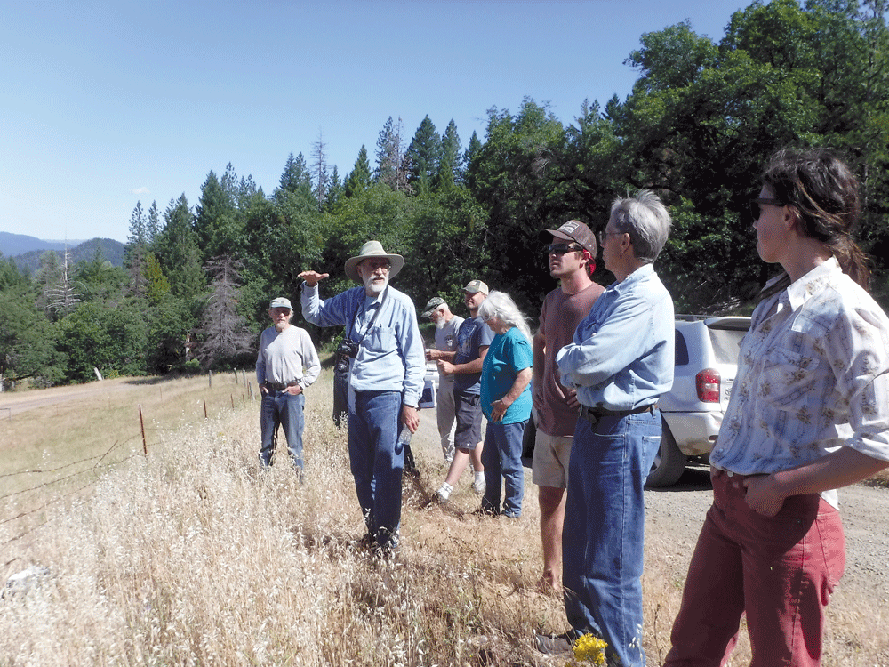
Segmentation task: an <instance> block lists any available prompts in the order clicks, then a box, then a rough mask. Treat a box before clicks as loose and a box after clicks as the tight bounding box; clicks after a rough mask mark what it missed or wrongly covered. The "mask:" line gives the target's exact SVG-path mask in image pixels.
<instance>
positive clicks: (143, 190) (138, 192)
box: [131, 188, 151, 195]
mask: <svg viewBox="0 0 889 667" xmlns="http://www.w3.org/2000/svg"><path fill="white" fill-rule="evenodd" d="M131 192H132V193H133V194H134V195H147V194H149V193H150V192H151V190H149V189H148V188H136V189H135V190H131Z"/></svg>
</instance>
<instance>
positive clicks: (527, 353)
mask: <svg viewBox="0 0 889 667" xmlns="http://www.w3.org/2000/svg"><path fill="white" fill-rule="evenodd" d="M478 315H479V317H481V318H482V319H483V320H484V321H485V323H486V324H487V325H488V327H490V329H491V331H493V332H494V333H495V334H496V335H495V336H494V340H493V341H492V342H491V346H490V347H489V348H488V353H487V355H485V361H484V365H483V366H482V378H481V405H482V412H484V414H485V417H487V419H488V425H487V428H486V429H485V446H484V448H483V449H482V463H483V464H484V466H485V495H484V496H483V497H482V507H481V511H482V512H483V513H485V514H492V515H502V516H505V517H509V518H518V517H519V516H521V514H522V500H523V499H524V496H525V471H524V469H523V467H522V439H523V437H524V435H525V425H526V424H527V423H528V418H529V417H530V416H531V404H532V399H531V375H532V370H531V366H532V364H533V361H534V353H533V351H532V349H531V330H530V328H529V327H528V322H527V320H526V319H525V316H524V315H522V313H521V311H520V310H519V308H518V306H516V304H515V302H514V301H513V300H512V299H511V298H510V297H509V295H508V294H506V293H504V292H496V291H494V292H491V293H490V294H489V295H488V298H487V299H485V300H484V302H483V303H482V304H481V306H479V309H478ZM501 478H502V479H503V484H504V487H505V493H504V498H503V505H502V506H501V504H500V498H501Z"/></svg>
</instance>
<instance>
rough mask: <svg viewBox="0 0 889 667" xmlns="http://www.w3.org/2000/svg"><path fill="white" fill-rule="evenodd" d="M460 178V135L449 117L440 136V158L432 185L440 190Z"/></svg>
mask: <svg viewBox="0 0 889 667" xmlns="http://www.w3.org/2000/svg"><path fill="white" fill-rule="evenodd" d="M461 180H462V164H461V156H460V135H459V134H457V125H456V124H455V123H454V120H453V119H451V122H450V123H448V126H447V128H445V131H444V134H443V135H442V138H441V160H440V162H439V165H438V170H437V171H436V173H435V178H434V179H433V182H432V186H433V188H434V189H435V190H440V189H441V188H443V187H447V186H449V185H453V184H454V183H459V182H460V181H461Z"/></svg>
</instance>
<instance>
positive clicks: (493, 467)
mask: <svg viewBox="0 0 889 667" xmlns="http://www.w3.org/2000/svg"><path fill="white" fill-rule="evenodd" d="M525 424H527V422H514V423H512V424H501V423H500V422H493V421H489V422H488V425H487V427H486V428H485V446H484V449H482V465H484V466H485V495H484V496H482V509H483V510H484V511H486V512H490V513H492V514H502V515H503V516H506V517H510V518H513V519H517V518H518V517H520V516H521V515H522V499H523V498H524V497H525V470H524V468H523V467H522V437H523V436H524V435H525ZM501 477H503V481H504V483H505V484H504V486H505V490H506V493H505V498H504V500H503V508H502V509H501V507H500V478H501Z"/></svg>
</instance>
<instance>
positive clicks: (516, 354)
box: [480, 325, 534, 424]
mask: <svg viewBox="0 0 889 667" xmlns="http://www.w3.org/2000/svg"><path fill="white" fill-rule="evenodd" d="M485 326H487V325H485ZM533 363H534V352H533V350H532V349H531V343H530V342H528V339H527V338H525V336H524V334H523V333H522V332H521V331H519V330H518V328H517V327H512V328H510V330H509V331H507V332H506V333H505V334H497V335H496V336H494V340H493V341H492V342H491V346H490V347H489V348H488V353H487V354H486V355H485V361H484V364H483V365H482V386H481V397H480V398H481V404H482V411H483V412H484V413H485V417H487V418H488V419H489V420H490V419H491V411H492V408H493V404H494V401H496V400H498V399H500V398H503V397H504V396H506V394H507V393H508V392H509V390H510V389H512V385H513V384H515V379H516V376H517V375H518V374H519V371H521V370H524V369H526V368H531V366H532V365H533ZM532 403H533V399H532V397H531V383H530V382H529V383H528V386H527V387H525V389H524V391H522V393H521V394H520V395H519V397H518V398H517V399H516V400H515V402H514V403H513V404H512V405H510V406H509V407H508V408H507V409H506V414H504V415H503V419H502V421H501V423H502V424H514V423H516V422H523V421H527V420H528V418H529V417H530V416H531V405H532Z"/></svg>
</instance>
